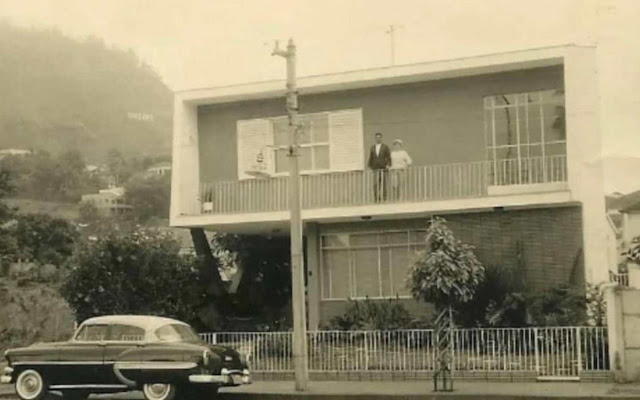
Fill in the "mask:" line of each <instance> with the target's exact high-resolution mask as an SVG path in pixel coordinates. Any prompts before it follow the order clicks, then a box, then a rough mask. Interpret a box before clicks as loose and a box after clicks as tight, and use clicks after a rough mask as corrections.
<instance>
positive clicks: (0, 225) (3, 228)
mask: <svg viewBox="0 0 640 400" xmlns="http://www.w3.org/2000/svg"><path fill="white" fill-rule="evenodd" d="M14 190H15V186H14V183H13V176H12V173H11V171H10V170H9V168H7V166H6V165H4V164H0V268H3V267H4V264H5V262H7V261H9V260H11V259H12V258H13V256H14V254H16V252H17V251H18V243H17V240H16V238H15V237H14V235H13V232H12V231H11V226H10V225H11V219H12V218H13V217H14V215H15V214H14V211H13V210H12V209H10V208H9V207H8V206H7V205H6V204H5V203H4V202H3V201H2V199H3V198H5V197H6V196H7V195H9V194H11V193H13V191H14Z"/></svg>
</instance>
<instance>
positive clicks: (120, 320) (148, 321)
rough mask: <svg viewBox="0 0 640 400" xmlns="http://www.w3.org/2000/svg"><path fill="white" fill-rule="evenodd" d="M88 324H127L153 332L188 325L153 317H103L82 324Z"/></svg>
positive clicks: (171, 319) (90, 319)
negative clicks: (163, 328)
mask: <svg viewBox="0 0 640 400" xmlns="http://www.w3.org/2000/svg"><path fill="white" fill-rule="evenodd" d="M87 324H127V325H133V326H138V327H140V328H143V329H145V330H153V329H156V328H159V327H161V326H164V325H167V324H180V325H188V324H186V323H184V322H182V321H178V320H177V319H173V318H166V317H156V316H152V315H103V316H100V317H93V318H89V319H87V320H85V321H84V322H83V323H82V325H87Z"/></svg>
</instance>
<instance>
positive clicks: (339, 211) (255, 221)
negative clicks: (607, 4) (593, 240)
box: [171, 190, 580, 235]
mask: <svg viewBox="0 0 640 400" xmlns="http://www.w3.org/2000/svg"><path fill="white" fill-rule="evenodd" d="M577 205H580V203H579V202H578V201H576V200H575V199H573V197H572V195H571V192H570V191H569V190H563V191H556V192H547V193H529V194H519V195H505V196H487V197H480V198H467V199H453V200H437V201H427V202H415V203H392V204H376V205H363V206H350V207H332V208H322V209H310V210H302V220H303V222H304V223H310V222H316V223H320V224H330V223H342V222H363V221H383V220H391V219H395V220H399V219H413V218H426V217H429V216H432V215H446V214H462V213H474V212H487V211H500V212H502V211H510V210H523V209H533V208H549V207H570V206H577ZM171 226H172V227H175V228H195V227H200V228H205V229H206V230H211V231H216V232H224V233H232V234H246V235H250V234H255V235H264V234H266V235H277V234H288V233H289V211H277V212H262V213H237V214H201V215H192V216H188V215H184V216H178V217H174V218H173V219H172V220H171Z"/></svg>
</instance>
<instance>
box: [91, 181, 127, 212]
mask: <svg viewBox="0 0 640 400" xmlns="http://www.w3.org/2000/svg"><path fill="white" fill-rule="evenodd" d="M124 193H125V191H124V188H123V187H114V188H109V189H101V190H100V191H98V193H91V194H83V195H82V200H80V203H92V204H93V205H94V206H95V207H96V208H97V209H98V211H99V212H100V213H101V214H103V215H109V214H121V213H125V212H127V211H129V210H131V206H130V205H127V204H125V203H124Z"/></svg>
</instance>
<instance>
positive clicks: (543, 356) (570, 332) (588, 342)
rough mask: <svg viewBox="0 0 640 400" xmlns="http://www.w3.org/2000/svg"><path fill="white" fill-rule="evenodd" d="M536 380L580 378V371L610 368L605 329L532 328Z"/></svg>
mask: <svg viewBox="0 0 640 400" xmlns="http://www.w3.org/2000/svg"><path fill="white" fill-rule="evenodd" d="M535 332H536V341H535V346H536V348H535V359H536V371H537V373H538V380H579V379H580V375H581V373H582V372H583V371H585V370H588V371H602V370H607V369H608V367H609V360H608V343H607V331H606V328H601V327H554V328H535Z"/></svg>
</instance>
